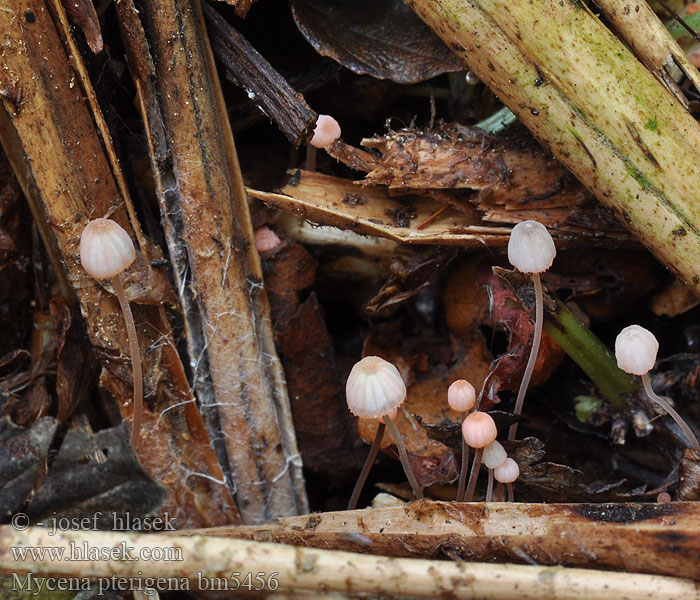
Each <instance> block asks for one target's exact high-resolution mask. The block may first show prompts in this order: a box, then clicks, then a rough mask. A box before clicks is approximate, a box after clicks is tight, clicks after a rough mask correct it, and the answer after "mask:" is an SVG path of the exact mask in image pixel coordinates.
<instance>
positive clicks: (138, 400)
mask: <svg viewBox="0 0 700 600" xmlns="http://www.w3.org/2000/svg"><path fill="white" fill-rule="evenodd" d="M112 286H113V287H114V293H115V294H116V295H117V299H118V300H119V305H120V306H121V308H122V313H124V321H125V323H126V336H127V338H128V340H129V353H130V354H131V356H130V358H131V371H132V374H133V378H134V416H133V419H132V422H131V445H132V446H133V447H134V448H136V447H137V446H138V443H139V439H140V436H139V434H140V432H141V414H142V413H143V377H142V375H141V353H140V352H139V341H138V337H137V336H136V325H135V323H134V316H133V315H132V314H131V307H130V306H129V301H128V300H127V299H126V293H125V292H124V286H123V285H122V280H121V276H119V275H117V276H116V277H113V278H112Z"/></svg>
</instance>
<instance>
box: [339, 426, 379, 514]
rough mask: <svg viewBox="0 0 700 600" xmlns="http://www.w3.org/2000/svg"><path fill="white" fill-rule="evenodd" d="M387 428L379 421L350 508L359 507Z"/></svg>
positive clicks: (351, 497) (349, 503) (353, 492)
mask: <svg viewBox="0 0 700 600" xmlns="http://www.w3.org/2000/svg"><path fill="white" fill-rule="evenodd" d="M385 429H386V425H385V424H384V423H382V421H379V425H378V426H377V433H376V434H375V435H374V441H373V442H372V446H371V448H370V449H369V454H368V455H367V458H366V459H365V464H364V465H363V466H362V471H360V475H359V477H358V478H357V482H356V483H355V488H354V489H353V490H352V496H350V502H348V510H354V509H355V508H356V507H357V501H358V500H359V499H360V494H361V493H362V488H363V487H364V485H365V481H367V475H369V471H370V469H371V468H372V465H373V464H374V461H375V460H376V459H377V454H378V453H379V448H380V447H381V445H382V439H383V438H384V430H385Z"/></svg>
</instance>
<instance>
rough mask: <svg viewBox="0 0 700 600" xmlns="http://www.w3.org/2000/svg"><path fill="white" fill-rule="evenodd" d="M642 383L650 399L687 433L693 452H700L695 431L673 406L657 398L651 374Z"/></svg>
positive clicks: (646, 374) (643, 377) (643, 376)
mask: <svg viewBox="0 0 700 600" xmlns="http://www.w3.org/2000/svg"><path fill="white" fill-rule="evenodd" d="M642 383H643V384H644V391H645V392H646V393H647V395H648V396H649V398H651V399H652V400H653V401H654V402H656V403H657V404H659V405H660V406H661V408H663V409H664V410H665V411H666V412H667V413H668V414H669V415H671V418H672V419H673V420H674V421H675V422H676V423H678V427H680V428H681V429H682V430H683V433H685V436H686V437H687V438H688V442H689V443H690V447H691V448H692V449H693V450H700V446H698V439H697V438H696V437H695V434H694V433H693V430H692V429H690V427H688V424H687V423H686V422H685V421H684V420H683V419H682V417H681V416H680V415H679V414H678V413H677V412H676V410H675V409H674V408H673V406H671V405H670V404H669V403H668V402H667V401H666V400H665V399H664V398H662V397H661V396H657V395H656V393H655V392H654V390H653V389H652V388H651V379H650V378H649V373H644V375H642Z"/></svg>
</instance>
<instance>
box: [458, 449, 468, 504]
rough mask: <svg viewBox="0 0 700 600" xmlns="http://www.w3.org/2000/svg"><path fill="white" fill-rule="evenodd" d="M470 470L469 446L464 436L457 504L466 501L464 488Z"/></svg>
mask: <svg viewBox="0 0 700 600" xmlns="http://www.w3.org/2000/svg"><path fill="white" fill-rule="evenodd" d="M468 470H469V446H468V445H467V442H465V441H464V436H462V467H461V468H460V470H459V484H458V485H457V498H456V500H457V502H463V501H464V488H465V487H466V485H467V471H468Z"/></svg>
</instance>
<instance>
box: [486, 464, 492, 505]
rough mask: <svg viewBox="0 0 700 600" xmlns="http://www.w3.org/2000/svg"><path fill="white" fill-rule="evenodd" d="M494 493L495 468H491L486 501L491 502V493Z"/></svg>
mask: <svg viewBox="0 0 700 600" xmlns="http://www.w3.org/2000/svg"><path fill="white" fill-rule="evenodd" d="M492 494H493V469H489V483H488V485H487V486H486V502H491V495H492Z"/></svg>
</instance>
